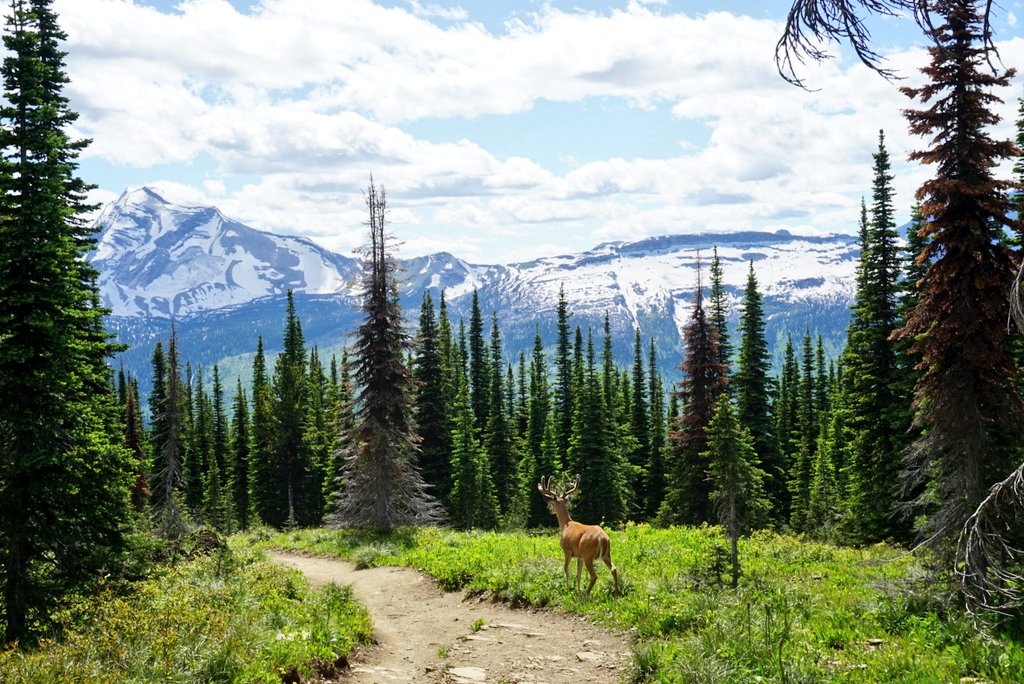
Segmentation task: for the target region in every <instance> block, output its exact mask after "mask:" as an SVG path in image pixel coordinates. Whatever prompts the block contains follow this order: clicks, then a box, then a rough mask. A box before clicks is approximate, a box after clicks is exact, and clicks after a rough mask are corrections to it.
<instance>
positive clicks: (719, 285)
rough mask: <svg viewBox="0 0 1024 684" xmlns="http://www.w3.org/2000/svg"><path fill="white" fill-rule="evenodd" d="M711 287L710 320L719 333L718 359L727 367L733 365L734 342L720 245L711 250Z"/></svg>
mask: <svg viewBox="0 0 1024 684" xmlns="http://www.w3.org/2000/svg"><path fill="white" fill-rule="evenodd" d="M711 254H712V256H711V269H710V274H711V289H710V290H709V292H708V299H709V306H708V321H709V322H710V323H711V327H712V328H714V330H715V332H716V333H718V360H719V362H721V363H724V364H725V366H726V368H729V367H730V366H731V365H732V343H731V342H730V340H729V295H728V293H727V292H726V291H725V283H724V282H723V281H722V277H723V274H722V260H721V259H719V257H718V246H717V245H716V246H714V247H712V252H711Z"/></svg>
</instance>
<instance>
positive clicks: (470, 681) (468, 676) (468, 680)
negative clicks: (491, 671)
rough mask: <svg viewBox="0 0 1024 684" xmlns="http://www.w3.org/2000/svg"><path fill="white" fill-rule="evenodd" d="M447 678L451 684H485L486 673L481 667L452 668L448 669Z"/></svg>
mask: <svg viewBox="0 0 1024 684" xmlns="http://www.w3.org/2000/svg"><path fill="white" fill-rule="evenodd" d="M448 677H449V678H450V680H451V681H452V682H453V684H475V683H476V682H486V681H487V672H486V671H485V670H484V669H483V668H481V667H453V668H449V670H448Z"/></svg>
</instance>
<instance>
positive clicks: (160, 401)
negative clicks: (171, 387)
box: [148, 341, 168, 509]
mask: <svg viewBox="0 0 1024 684" xmlns="http://www.w3.org/2000/svg"><path fill="white" fill-rule="evenodd" d="M150 362H151V366H152V368H153V380H152V385H151V389H150V391H149V400H148V401H149V420H150V430H149V434H150V440H149V449H150V454H149V459H150V466H151V471H150V477H149V479H150V484H151V487H150V506H152V508H154V509H160V508H162V507H163V501H164V499H163V497H164V494H165V491H164V488H163V487H161V486H160V484H159V478H160V472H161V471H162V470H163V462H162V459H161V451H162V449H163V445H164V443H165V442H166V441H167V418H168V416H167V415H166V414H165V407H166V404H167V360H166V358H165V357H164V345H163V342H160V341H158V342H157V343H156V346H155V347H154V348H153V356H151V357H150Z"/></svg>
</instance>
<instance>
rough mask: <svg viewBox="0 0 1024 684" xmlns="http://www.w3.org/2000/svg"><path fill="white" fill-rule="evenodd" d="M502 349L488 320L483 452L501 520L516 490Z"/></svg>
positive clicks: (495, 321)
mask: <svg viewBox="0 0 1024 684" xmlns="http://www.w3.org/2000/svg"><path fill="white" fill-rule="evenodd" d="M503 357H504V350H503V347H502V344H501V329H500V328H499V326H498V317H497V315H493V316H492V317H491V358H490V362H489V363H488V364H487V368H489V369H490V373H491V389H490V397H489V399H488V402H487V403H488V405H489V408H488V416H487V429H486V431H485V432H484V445H485V453H486V455H487V460H488V467H489V468H490V470H491V473H490V475H491V481H492V482H493V483H494V489H495V493H496V495H497V497H498V510H499V513H500V515H501V519H502V520H505V519H506V517H507V516H508V514H509V512H510V510H511V504H512V502H513V501H514V500H515V499H516V494H517V490H518V489H519V487H518V476H517V472H516V471H517V467H518V460H519V459H518V458H517V455H516V453H515V445H514V444H513V440H512V434H511V426H510V424H509V421H508V417H507V412H506V406H505V403H506V402H505V401H504V397H505V390H504V386H505V383H503V382H502V370H503V369H504V367H505V363H504V361H503Z"/></svg>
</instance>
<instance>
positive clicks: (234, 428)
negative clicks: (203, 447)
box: [228, 378, 250, 530]
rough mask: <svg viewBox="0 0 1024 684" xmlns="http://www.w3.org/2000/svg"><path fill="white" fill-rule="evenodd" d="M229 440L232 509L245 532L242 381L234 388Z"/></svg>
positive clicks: (247, 504) (246, 450)
mask: <svg viewBox="0 0 1024 684" xmlns="http://www.w3.org/2000/svg"><path fill="white" fill-rule="evenodd" d="M231 416H232V417H231V438H230V440H229V453H230V461H231V467H230V469H229V470H230V472H229V475H228V477H229V486H230V496H231V501H232V508H233V509H234V511H235V515H236V516H237V517H238V526H239V527H240V528H241V529H243V530H245V529H248V527H249V510H250V502H249V449H250V446H249V439H250V431H249V402H248V400H247V399H246V396H245V390H244V389H242V379H241V378H239V379H238V384H237V386H236V387H235V398H234V401H233V403H232V414H231Z"/></svg>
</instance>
